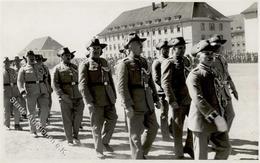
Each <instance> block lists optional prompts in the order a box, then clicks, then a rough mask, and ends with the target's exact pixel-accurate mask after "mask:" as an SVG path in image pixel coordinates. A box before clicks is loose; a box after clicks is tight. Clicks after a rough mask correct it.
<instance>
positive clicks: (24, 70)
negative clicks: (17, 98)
mask: <svg viewBox="0 0 260 163" xmlns="http://www.w3.org/2000/svg"><path fill="white" fill-rule="evenodd" d="M44 82H45V81H44V71H43V70H42V69H39V67H38V65H36V64H32V65H30V64H26V65H25V66H23V67H21V68H20V70H19V72H18V80H17V84H18V89H19V91H20V92H21V93H22V92H23V91H25V92H26V93H27V95H30V96H31V95H36V94H46V93H48V91H47V87H46V85H45V83H44Z"/></svg>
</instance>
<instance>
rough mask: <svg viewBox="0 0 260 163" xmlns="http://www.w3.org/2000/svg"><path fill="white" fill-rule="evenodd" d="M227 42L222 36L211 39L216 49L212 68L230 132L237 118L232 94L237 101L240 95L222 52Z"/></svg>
mask: <svg viewBox="0 0 260 163" xmlns="http://www.w3.org/2000/svg"><path fill="white" fill-rule="evenodd" d="M226 41H227V40H223V39H221V37H220V35H214V36H213V37H211V38H210V39H209V42H210V43H211V45H213V46H214V47H215V49H216V50H215V53H216V57H215V60H214V62H213V64H212V68H213V69H214V72H215V73H216V75H217V76H218V81H219V82H218V84H217V86H218V92H219V98H220V99H219V101H220V103H221V104H220V105H222V107H223V108H224V110H225V119H226V121H227V125H228V130H230V128H231V125H232V122H233V119H234V117H235V112H234V109H233V105H232V99H231V94H230V89H231V93H232V94H233V95H234V97H235V98H236V100H238V93H237V90H236V87H235V84H234V82H233V81H232V78H231V76H230V74H229V72H228V64H227V61H226V60H225V58H224V57H223V54H221V53H220V52H221V51H220V50H221V47H222V45H223V44H225V43H226Z"/></svg>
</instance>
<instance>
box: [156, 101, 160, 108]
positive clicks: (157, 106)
mask: <svg viewBox="0 0 260 163" xmlns="http://www.w3.org/2000/svg"><path fill="white" fill-rule="evenodd" d="M161 105H162V104H161V103H160V102H159V101H157V102H156V103H155V107H156V108H157V109H160V108H161Z"/></svg>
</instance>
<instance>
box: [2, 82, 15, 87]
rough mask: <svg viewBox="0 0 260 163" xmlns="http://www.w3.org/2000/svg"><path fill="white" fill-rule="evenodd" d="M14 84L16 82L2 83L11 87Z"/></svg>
mask: <svg viewBox="0 0 260 163" xmlns="http://www.w3.org/2000/svg"><path fill="white" fill-rule="evenodd" d="M14 85H16V83H4V86H11V87H13V86H14Z"/></svg>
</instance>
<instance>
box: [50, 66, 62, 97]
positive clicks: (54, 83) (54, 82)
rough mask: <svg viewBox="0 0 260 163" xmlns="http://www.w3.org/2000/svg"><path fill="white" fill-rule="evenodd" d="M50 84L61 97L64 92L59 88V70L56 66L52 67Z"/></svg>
mask: <svg viewBox="0 0 260 163" xmlns="http://www.w3.org/2000/svg"><path fill="white" fill-rule="evenodd" d="M52 86H53V89H54V91H55V92H56V94H57V95H58V96H59V97H61V96H62V95H64V94H65V93H64V92H63V90H62V89H61V85H60V75H59V70H58V68H57V67H55V68H54V72H53V80H52Z"/></svg>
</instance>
